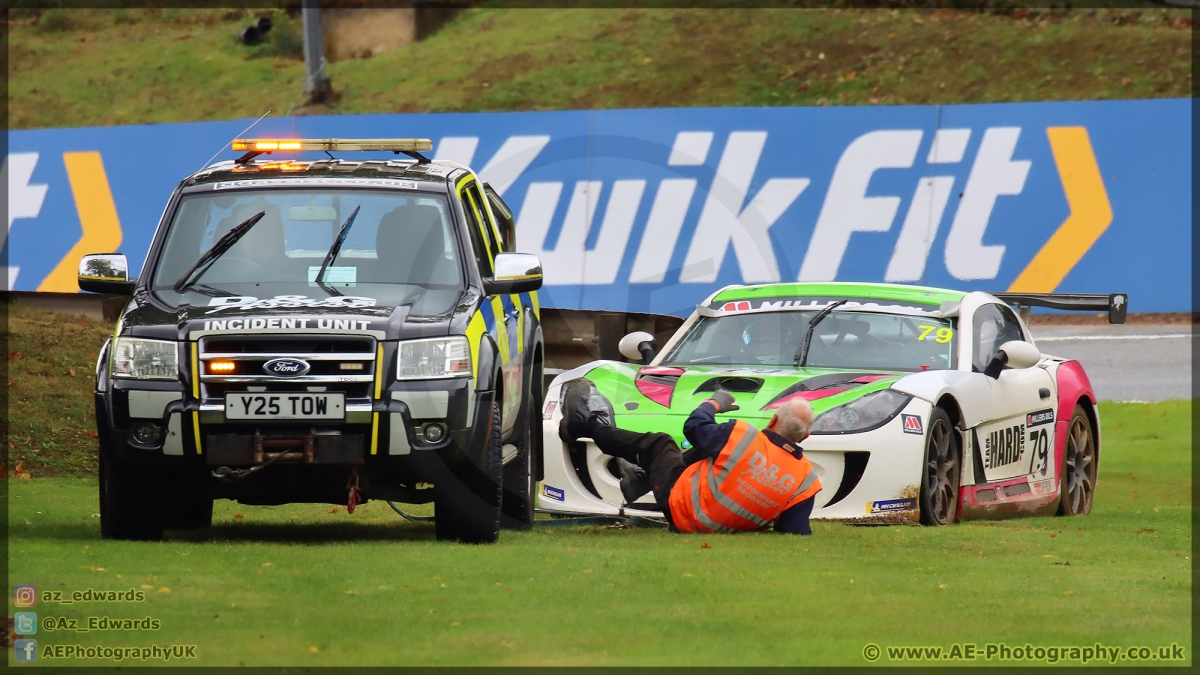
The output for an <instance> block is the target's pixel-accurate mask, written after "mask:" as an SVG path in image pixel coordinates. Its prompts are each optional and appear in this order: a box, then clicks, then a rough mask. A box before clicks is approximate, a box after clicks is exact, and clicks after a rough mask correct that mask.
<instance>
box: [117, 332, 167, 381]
mask: <svg viewBox="0 0 1200 675" xmlns="http://www.w3.org/2000/svg"><path fill="white" fill-rule="evenodd" d="M177 344H178V343H175V342H168V341H166V340H143V339H141V338H129V337H118V338H116V339H115V340H113V346H112V349H113V357H112V359H113V360H112V376H113V377H124V378H129V379H133V380H178V379H179V352H178V350H177Z"/></svg>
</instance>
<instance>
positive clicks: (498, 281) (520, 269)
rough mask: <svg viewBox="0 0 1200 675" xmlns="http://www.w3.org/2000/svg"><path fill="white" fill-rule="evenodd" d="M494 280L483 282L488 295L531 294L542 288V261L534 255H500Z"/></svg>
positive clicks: (495, 267) (497, 259)
mask: <svg viewBox="0 0 1200 675" xmlns="http://www.w3.org/2000/svg"><path fill="white" fill-rule="evenodd" d="M493 268H494V269H495V273H494V274H493V276H492V278H490V279H484V280H483V291H484V292H485V293H487V294H488V295H497V294H503V293H529V292H532V291H536V290H538V289H539V288H541V287H542V261H541V260H539V259H538V257H537V256H536V255H533V254H532V253H500V254H498V255H497V256H496V261H495V263H494V264H493Z"/></svg>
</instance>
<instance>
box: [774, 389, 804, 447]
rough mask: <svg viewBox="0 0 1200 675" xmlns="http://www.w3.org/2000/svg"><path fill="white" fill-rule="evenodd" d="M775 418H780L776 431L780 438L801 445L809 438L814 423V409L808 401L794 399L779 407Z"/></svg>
mask: <svg viewBox="0 0 1200 675" xmlns="http://www.w3.org/2000/svg"><path fill="white" fill-rule="evenodd" d="M775 416H776V417H778V418H779V424H778V426H777V427H776V430H777V431H778V433H779V435H780V436H783V437H784V438H786V439H788V440H789V441H791V442H793V443H799V442H800V441H803V440H804V439H805V438H807V437H808V431H809V429H811V428H812V423H813V409H812V406H810V405H809V404H808V401H805V400H804V399H802V398H794V399H792V400H790V401H788V402H786V403H784V404H783V405H781V406H779V409H778V410H776V411H775Z"/></svg>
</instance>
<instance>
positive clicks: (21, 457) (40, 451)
mask: <svg viewBox="0 0 1200 675" xmlns="http://www.w3.org/2000/svg"><path fill="white" fill-rule="evenodd" d="M7 309H8V317H7V318H8V321H7V322H6V323H5V324H4V326H2V327H0V330H3V331H6V333H7V335H6V337H7V342H8V355H7V358H8V382H7V389H6V393H7V396H8V415H7V416H6V418H5V421H6V423H7V425H8V426H7V429H5V431H6V434H5V435H6V439H7V441H8V453H7V454H8V463H7V465H5V463H4V462H0V475H2V474H3V473H5V472H12V473H17V474H26V475H31V476H36V477H42V476H84V475H93V474H95V473H96V421H95V420H96V416H95V407H94V405H95V404H94V403H93V400H92V391H93V389H94V388H95V381H96V371H95V368H96V358H97V355H98V354H97V353H98V352H99V351H100V347H101V345H103V344H104V340H105V339H107V338H108V337H109V336H111V335H112V330H113V327H112V325H111V324H106V323H103V322H100V321H94V320H92V319H88V318H85V317H83V316H80V315H75V316H71V315H68V314H58V313H52V312H45V311H41V310H34V309H29V308H26V307H22V306H21V305H16V304H13V305H9V306H8V308H7Z"/></svg>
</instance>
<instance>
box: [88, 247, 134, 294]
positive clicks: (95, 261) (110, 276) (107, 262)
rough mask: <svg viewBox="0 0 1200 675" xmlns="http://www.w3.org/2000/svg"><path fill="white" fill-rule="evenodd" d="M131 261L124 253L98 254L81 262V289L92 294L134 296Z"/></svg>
mask: <svg viewBox="0 0 1200 675" xmlns="http://www.w3.org/2000/svg"><path fill="white" fill-rule="evenodd" d="M136 282H137V280H136V279H130V278H129V260H128V259H127V258H126V257H125V255H124V254H122V253H96V254H91V255H85V256H83V257H82V258H80V260H79V288H80V290H84V291H88V292H91V293H106V294H109V295H132V294H133V286H134V284H135V283H136Z"/></svg>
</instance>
